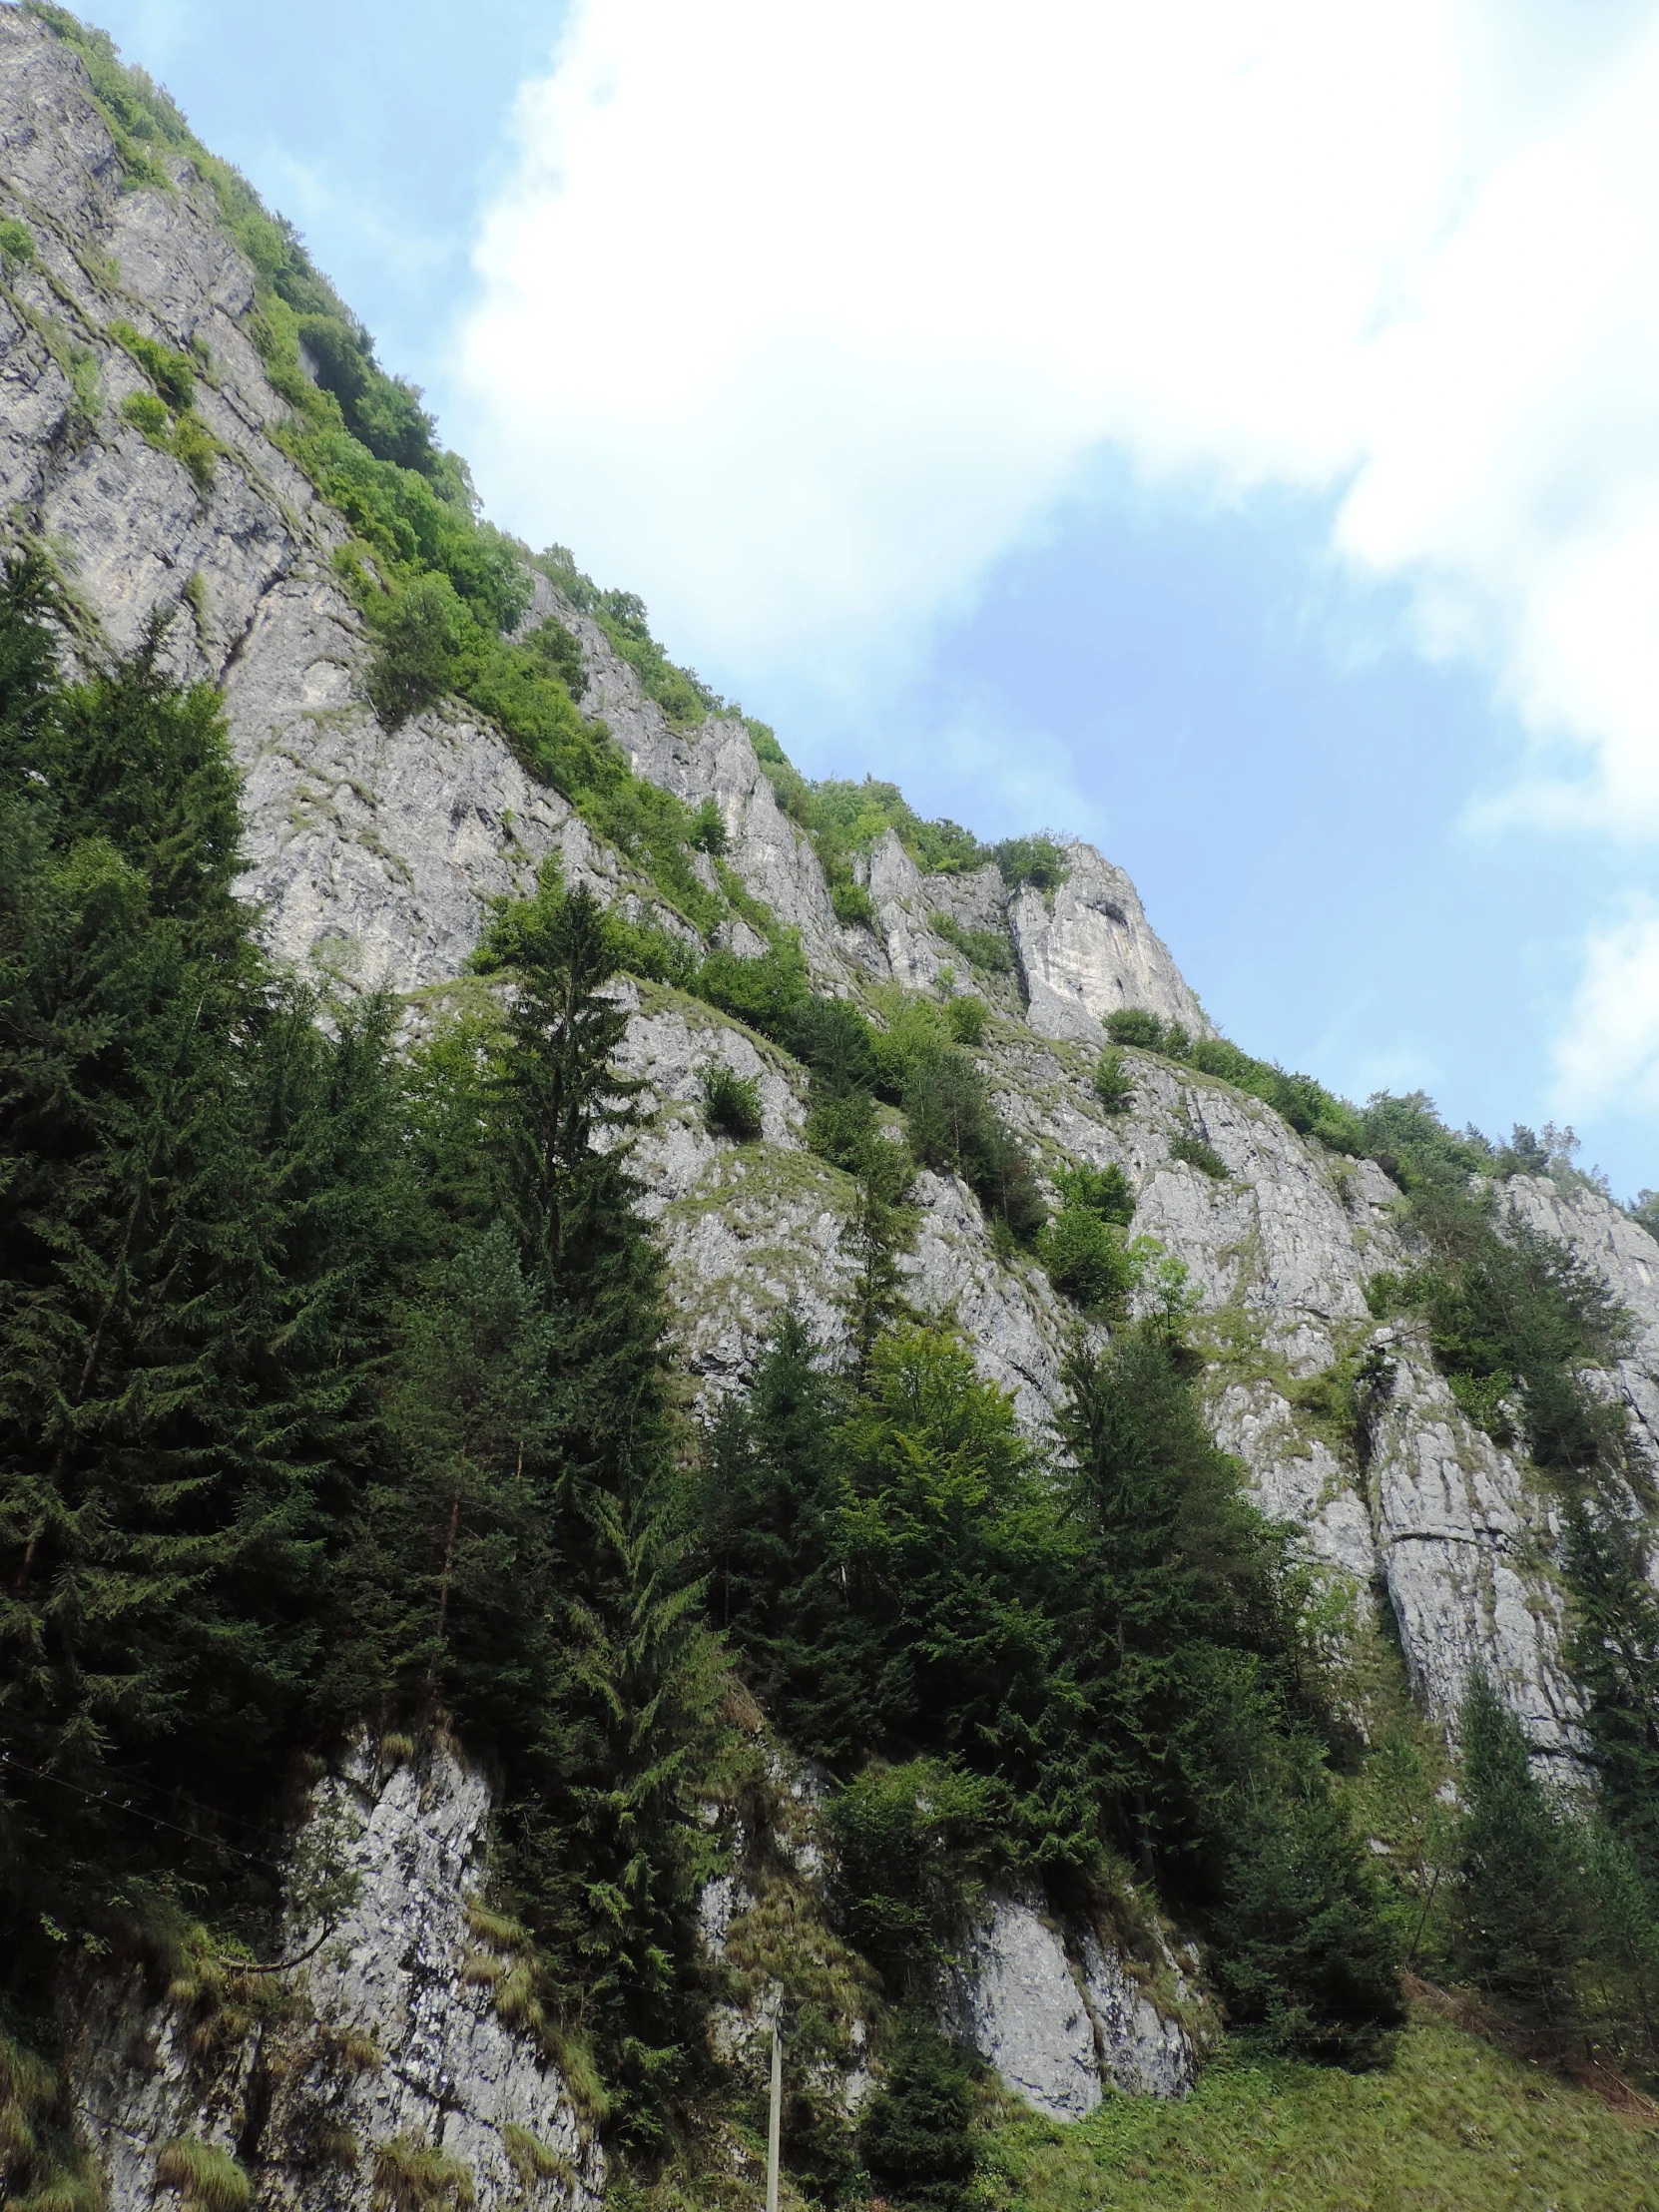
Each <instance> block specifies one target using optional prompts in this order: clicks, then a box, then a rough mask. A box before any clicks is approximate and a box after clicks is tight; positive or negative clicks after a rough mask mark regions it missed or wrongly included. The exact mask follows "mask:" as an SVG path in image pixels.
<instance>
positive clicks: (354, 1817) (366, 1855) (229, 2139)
mask: <svg viewBox="0 0 1659 2212" xmlns="http://www.w3.org/2000/svg"><path fill="white" fill-rule="evenodd" d="M489 1808H490V1797H489V1790H488V1787H487V1785H486V1784H485V1782H484V1780H483V1778H482V1777H481V1776H480V1775H478V1774H477V1773H476V1772H474V1771H473V1770H472V1769H471V1768H469V1767H468V1766H467V1765H466V1763H465V1762H464V1761H463V1760H462V1759H461V1758H460V1757H459V1756H458V1755H457V1754H456V1753H455V1752H454V1751H453V1750H451V1749H449V1748H448V1747H446V1746H444V1745H442V1744H439V1745H435V1746H433V1747H431V1748H430V1749H429V1750H428V1751H427V1752H426V1753H425V1754H424V1755H423V1756H422V1757H421V1758H419V1759H418V1760H414V1761H404V1760H402V1759H395V1760H392V1761H390V1762H384V1761H382V1760H381V1759H380V1758H379V1757H378V1756H377V1755H376V1752H375V1750H374V1747H373V1746H371V1745H369V1744H367V1743H364V1744H363V1745H362V1746H361V1747H359V1749H358V1751H357V1752H356V1753H355V1755H354V1756H353V1758H352V1759H351V1760H350V1762H349V1763H348V1764H347V1766H346V1768H345V1769H344V1771H343V1772H341V1773H340V1774H338V1775H335V1776H333V1777H331V1778H330V1779H329V1780H328V1781H326V1782H325V1783H324V1784H323V1785H322V1786H321V1787H320V1788H319V1790H318V1792H317V1793H316V1799H315V1804H314V1810H313V1813H312V1815H311V1819H310V1822H309V1826H308V1835H307V1837H302V1838H301V1839H299V1845H298V1851H299V1852H300V1853H302V1852H303V1850H304V1848H305V1846H306V1843H307V1841H308V1842H309V1843H310V1845H311V1846H312V1847H313V1848H315V1847H317V1846H319V1845H323V1844H326V1845H327V1846H328V1848H331V1849H335V1850H337V1851H339V1852H341V1853H342V1855H343V1859H344V1862H345V1864H346V1865H347V1866H348V1867H349V1869H350V1871H351V1872H352V1874H353V1875H354V1876H355V1878H356V1885H357V1887H356V1896H355V1899H354V1902H353V1903H352V1904H351V1906H350V1908H349V1910H348V1911H347V1912H346V1913H345V1914H344V1916H343V1917H342V1918H341V1919H340V1920H339V1921H338V1922H337V1924H335V1925H333V1926H332V1927H331V1928H330V1929H328V1930H327V1931H326V1933H324V1932H323V1931H320V1930H316V1929H312V1928H307V1927H305V1926H303V1925H292V1926H290V1927H289V1928H288V1930H287V1932H286V1939H287V1943H288V1946H289V1947H288V1949H287V1952H286V1955H288V1956H291V1957H294V1958H299V1957H301V1956H302V1954H304V1953H307V1952H313V1954H312V1955H310V1956H308V1957H306V1958H305V1960H304V1963H302V1964H299V1965H297V1966H295V1968H294V1969H293V1970H292V1971H291V1972H290V1973H288V1974H285V1975H282V1976H281V1977H279V1979H277V1980H276V1981H271V1980H268V1979H265V1978H263V1977H262V1978H261V1979H259V1980H254V1979H252V1978H250V1979H247V1980H244V1981H242V1982H240V1983H239V1982H238V1981H237V1980H236V1979H235V1978H233V1979H232V1980H230V1981H229V1983H228V1984H227V1990H228V1993H227V1997H226V2009H225V2011H224V2012H223V2013H221V2014H220V2015H219V2016H217V2017H216V2016H215V2014H214V2012H213V2011H212V2010H209V2011H207V2012H204V2010H203V2008H202V2007H201V2006H200V2005H199V2004H198V2005H192V2006H189V2007H186V2008H180V2007H178V2006H175V2005H173V2004H170V2003H168V2002H167V2001H163V2002H161V2003H159V2004H157V2003H152V2002H150V2001H148V2000H147V1998H146V1995H145V1992H144V1989H143V1985H142V1982H141V1981H140V1980H139V1979H137V1978H136V1977H135V1979H134V1980H133V1981H132V1982H130V1983H128V1984H126V1985H125V1986H122V1987H119V1988H114V1989H110V1988H105V1989H101V1990H94V1991H92V1992H90V1993H89V1994H88V1995H87V1997H86V1999H85V2001H84V2002H83V2003H82V2004H81V2005H80V2006H79V2007H78V2008H77V2040H76V2045H75V2049H74V2056H73V2064H74V2072H75V2077H76V2083H77V2088H78V2092H79V2099H80V2106H81V2113H82V2118H83V2123H84V2125H85V2128H86V2131H87V2133H88V2136H89V2137H90V2139H91V2142H92V2144H93V2147H94V2150H95V2152H96V2154H97V2157H98V2160H99V2163H100V2166H101V2168H102V2171H103V2174H104V2177H105V2183H106V2188H107V2194H108V2204H109V2212H142V2208H146V2207H148V2206H150V2205H151V2204H152V2203H154V2202H155V2201H156V2199H157V2189H158V2175H157V2164H158V2159H159V2158H160V2157H161V2156H162V2154H163V2153H164V2152H165V2150H166V2147H167V2146H168V2145H169V2144H170V2143H174V2142H177V2141H179V2140H180V2139H181V2138H186V2139H194V2140H195V2141H197V2142H200V2143H204V2144H208V2145H211V2146H215V2147H217V2148H218V2149H220V2150H221V2151H223V2152H225V2153H226V2154H228V2155H230V2156H232V2157H234V2158H235V2159H236V2160H237V2161H238V2162H239V2163H240V2165H241V2166H242V2168H243V2170H244V2171H245V2173H246V2174H247V2175H248V2177H249V2179H250V2182H251V2184H252V2190H253V2197H252V2202H253V2204H254V2206H256V2207H257V2208H258V2212H369V2207H370V2205H371V2203H372V2202H378V2201H384V2198H383V2196H381V2195H377V2190H376V2175H377V2173H378V2172H379V2170H380V2167H381V2160H382V2156H383V2154H384V2153H385V2151H386V2147H387V2146H388V2145H396V2144H407V2145H412V2146H419V2147H429V2148H435V2149H437V2150H439V2151H441V2152H443V2153H444V2154H445V2155H446V2156H447V2157H449V2158H451V2159H453V2160H454V2161H455V2162H456V2164H457V2165H458V2166H459V2167H460V2168H462V2169H464V2171H465V2175H466V2177H467V2183H468V2186H470V2188H471V2189H472V2190H473V2192H474V2194H475V2197H476V2201H477V2205H478V2207H479V2212H506V2208H507V2207H509V2206H511V2207H513V2208H515V2212H532V2208H534V2212H593V2207H595V2206H597V2204H598V2202H599V2197H600V2193H601V2190H602V2188H603V2180H604V2168H603V2163H602V2161H601V2159H600V2156H599V2153H598V2151H597V2149H596V2148H595V2147H594V2145H593V2144H592V2142H591V2140H590V2138H589V2135H588V2132H587V2129H586V2127H585V2125H584V2123H583V2121H582V2119H581V2117H580V2115H579V2114H578V2112H577V2111H576V2109H575V2107H574V2105H573V2104H572V2102H571V2099H570V2096H569V2093H568V2091H567V2090H566V2087H565V2084H564V2082H563V2080H562V2079H561V2078H560V2076H559V2074H558V2072H557V2070H556V2068H554V2067H553V2066H552V2065H551V2064H550V2063H549V2062H548V2061H547V2059H546V2057H545V2056H544V2055H543V2054H542V2053H541V2052H540V2051H539V2050H538V2049H537V2048H536V2046H535V2044H534V2043H533V2041H532V2040H531V2039H530V2038H529V2037H528V2036H526V2035H522V2034H518V2033H516V2032H514V2031H513V2030H512V2029H511V2028H510V2027H509V2026H507V2024H506V2023H505V2022H504V2021H503V2020H502V2019H500V2018H499V2017H498V2016H497V2013H496V2011H495V2007H494V2002H493V1998H492V1994H491V1985H490V1980H489V1978H488V1975H489V1974H490V1973H491V1972H492V1971H494V1970H495V1969H496V1967H497V1965H498V1963H499V1962H498V1961H493V1960H492V1959H491V1957H490V1955H489V1953H488V1951H487V1949H481V1947H480V1945H479V1944H478V1942H477V1941H476V1940H475V1938H474V1937H473V1936H472V1935H471V1934H470V1932H469V1927H468V1905H469V1902H470V1901H471V1899H472V1898H473V1896H474V1894H475V1893H476V1891H477V1889H478V1885H479V1883H480V1880H481V1878H482V1875H483V1871H484V1859H485V1850H486V1844H487V1829H488V1820H489ZM319 1936H321V1938H322V1939H321V1941H320V1945H319V1947H315V1948H314V1951H313V1946H317V1944H318V1937H319ZM469 1961H477V1962H478V1963H477V1964H475V1965H472V1966H471V1968H470V1970H469ZM480 1969H481V1970H480ZM239 2012H240V2013H248V2012H252V2013H253V2015H254V2016H253V2018H252V2020H251V2021H249V2022H247V2024H244V2023H243V2021H242V2020H241V2019H239V2018H238V2017H237V2015H238V2013H239ZM227 2020H229V2021H230V2025H229V2027H227Z"/></svg>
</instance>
